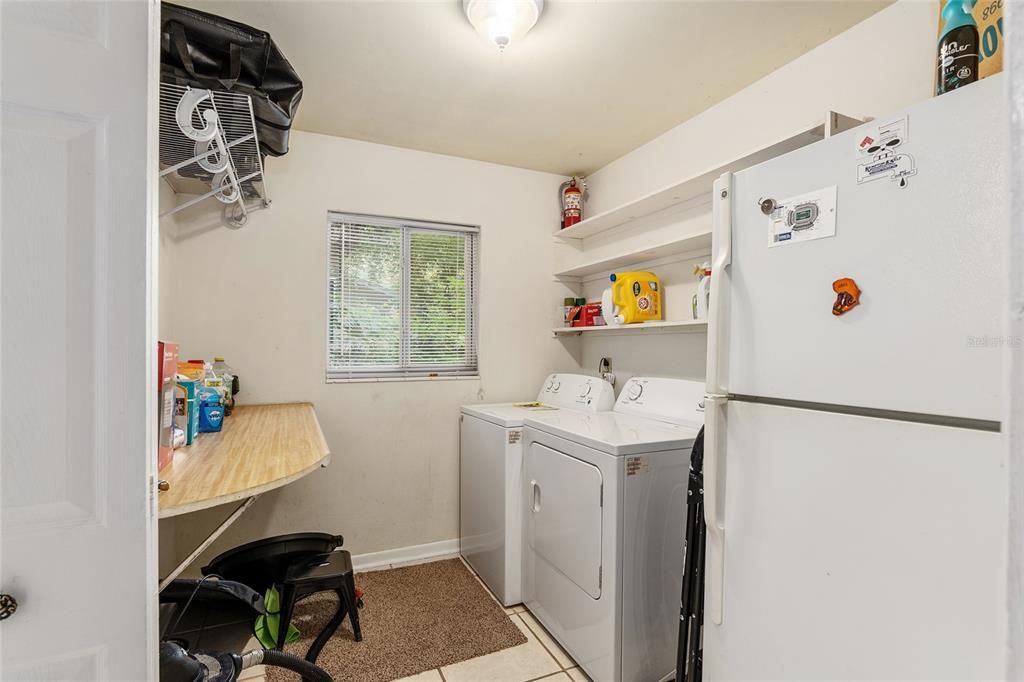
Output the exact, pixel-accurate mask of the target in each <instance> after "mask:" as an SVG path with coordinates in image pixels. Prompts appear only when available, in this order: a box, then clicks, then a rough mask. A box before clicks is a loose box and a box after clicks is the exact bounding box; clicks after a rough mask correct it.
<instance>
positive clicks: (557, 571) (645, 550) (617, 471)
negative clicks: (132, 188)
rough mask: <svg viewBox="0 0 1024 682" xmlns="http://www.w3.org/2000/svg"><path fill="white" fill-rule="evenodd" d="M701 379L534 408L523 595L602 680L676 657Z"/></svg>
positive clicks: (639, 674) (652, 668)
mask: <svg viewBox="0 0 1024 682" xmlns="http://www.w3.org/2000/svg"><path fill="white" fill-rule="evenodd" d="M703 398H704V383H703V382H696V381H686V380H682V379H661V378H633V379H630V380H629V381H628V382H627V383H626V385H625V386H623V389H622V393H621V394H620V395H619V399H618V401H616V403H615V409H614V411H612V412H606V413H602V414H584V413H579V412H567V411H562V412H559V413H552V414H548V415H544V414H536V415H530V416H528V417H527V418H526V420H525V428H524V433H523V466H524V475H523V478H524V481H525V482H526V486H525V495H524V499H523V502H524V508H525V510H526V515H525V523H524V533H525V541H526V542H525V544H524V546H523V603H524V604H526V607H527V608H528V609H529V610H530V611H531V612H532V613H533V614H534V616H536V617H537V619H538V620H540V622H541V623H543V624H544V627H546V628H547V629H548V631H550V632H551V634H552V635H554V636H555V638H556V639H557V640H558V641H559V642H560V643H561V644H562V646H563V647H564V648H565V650H566V651H568V652H569V654H570V655H571V656H572V657H573V658H574V659H575V660H576V661H577V662H578V663H579V664H580V665H581V666H582V667H583V669H584V670H585V671H586V672H587V674H588V675H589V676H590V677H591V678H592V679H594V680H596V681H597V682H613V681H614V682H620V681H621V682H657V681H658V680H661V679H664V678H666V677H667V676H669V675H670V674H671V673H672V672H673V671H674V669H675V658H676V633H677V632H678V624H679V586H680V584H681V582H682V569H683V540H684V533H685V525H686V523H685V521H686V494H687V478H688V472H689V465H690V450H691V448H692V446H693V441H694V439H695V438H696V437H697V433H698V432H699V431H700V427H701V426H702V425H703V421H704V413H703Z"/></svg>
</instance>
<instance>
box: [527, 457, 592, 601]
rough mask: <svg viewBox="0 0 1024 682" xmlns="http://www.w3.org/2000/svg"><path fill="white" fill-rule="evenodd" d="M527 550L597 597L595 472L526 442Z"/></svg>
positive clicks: (581, 464)
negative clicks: (528, 448)
mask: <svg viewBox="0 0 1024 682" xmlns="http://www.w3.org/2000/svg"><path fill="white" fill-rule="evenodd" d="M526 481H527V486H528V490H527V495H528V497H527V504H528V508H527V512H526V516H527V524H528V526H527V528H528V530H527V533H528V539H529V543H530V549H531V550H533V552H534V553H535V554H536V555H537V556H538V557H539V558H541V559H543V560H544V561H546V562H547V563H549V564H551V565H552V566H553V567H554V568H555V569H557V570H558V571H559V572H560V573H562V574H563V575H565V577H567V578H568V579H569V580H571V581H572V582H574V583H576V585H578V586H579V587H580V589H582V590H583V591H584V592H586V593H587V594H589V595H590V596H591V597H593V598H594V599H599V598H600V597H601V512H602V509H601V504H602V485H603V481H602V478H601V470H600V469H598V468H597V467H596V466H594V465H593V464H588V463H586V462H584V461H582V460H579V459H576V458H575V457H570V456H568V455H565V454H563V453H561V452H558V451H556V450H552V449H551V448H549V447H547V446H544V445H541V444H540V443H531V444H530V451H529V453H527V478H526Z"/></svg>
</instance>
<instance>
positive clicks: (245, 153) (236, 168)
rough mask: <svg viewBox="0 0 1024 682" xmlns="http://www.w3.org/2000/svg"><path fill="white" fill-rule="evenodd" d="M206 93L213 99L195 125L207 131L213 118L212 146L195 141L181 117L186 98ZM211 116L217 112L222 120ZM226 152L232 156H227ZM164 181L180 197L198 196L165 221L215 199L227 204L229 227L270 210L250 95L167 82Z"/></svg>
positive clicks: (202, 106) (198, 112) (202, 105)
mask: <svg viewBox="0 0 1024 682" xmlns="http://www.w3.org/2000/svg"><path fill="white" fill-rule="evenodd" d="M202 93H208V94H209V96H208V97H205V98H203V99H201V100H200V101H199V102H198V104H197V105H196V106H195V107H194V108H193V109H192V111H191V123H192V126H194V128H196V129H203V128H204V127H205V126H208V125H209V124H210V120H211V119H212V120H213V121H216V125H217V133H216V136H215V138H214V139H212V140H210V141H197V140H195V139H193V138H191V137H189V136H188V135H187V134H186V133H185V132H184V131H183V130H182V127H181V125H179V123H178V118H177V116H178V105H179V103H180V102H182V98H183V97H185V96H186V95H189V96H191V97H198V96H200V95H201V94H202ZM207 111H213V112H215V113H216V116H215V117H213V116H212V115H210V114H207V113H206V112H207ZM187 116H188V115H187V114H186V117H187ZM207 129H208V128H207ZM221 149H222V150H225V151H226V153H225V154H223V155H222V154H221V153H220V150H221ZM160 176H161V177H162V178H164V179H165V180H166V181H167V182H168V184H169V185H170V186H171V189H173V190H174V192H175V194H180V195H192V196H190V197H189V198H187V199H185V200H183V201H181V202H179V203H178V204H177V205H175V206H174V207H172V208H170V209H168V210H167V211H164V212H163V213H161V216H164V215H170V214H172V213H176V212H178V211H180V210H182V209H185V208H188V207H189V206H192V205H194V204H197V203H199V202H201V201H205V200H207V199H211V198H215V199H216V200H218V201H220V202H221V203H222V204H223V211H224V220H225V222H226V223H227V224H228V225H229V226H231V227H241V226H242V225H244V224H245V221H246V219H247V217H248V214H249V211H252V210H256V209H259V208H266V207H267V206H269V205H270V199H269V198H268V196H267V186H266V180H265V178H264V175H263V159H262V157H261V156H260V147H259V140H258V139H257V137H256V121H255V119H254V117H253V112H252V100H251V99H250V98H249V97H248V95H243V94H239V93H233V92H224V91H217V90H209V91H207V90H202V89H199V88H195V89H193V88H190V87H188V86H186V85H176V84H173V83H161V84H160Z"/></svg>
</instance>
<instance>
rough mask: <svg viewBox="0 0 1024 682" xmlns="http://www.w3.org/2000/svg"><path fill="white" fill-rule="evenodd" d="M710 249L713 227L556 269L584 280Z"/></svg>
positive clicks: (567, 277)
mask: <svg viewBox="0 0 1024 682" xmlns="http://www.w3.org/2000/svg"><path fill="white" fill-rule="evenodd" d="M710 251H711V231H710V230H708V231H707V232H700V233H697V234H691V235H688V236H685V237H679V238H677V239H673V240H671V241H667V242H662V243H660V244H655V245H653V246H644V247H643V248H642V249H637V250H636V251H627V252H625V253H617V254H615V255H614V256H609V257H606V258H600V259H596V260H592V261H587V262H584V263H581V264H579V265H574V266H573V267H570V268H567V269H565V270H561V271H559V272H556V273H555V278H556V279H558V280H562V281H569V282H582V281H583V280H584V279H586V278H588V277H591V276H595V275H602V274H604V275H607V274H609V273H612V272H615V271H616V270H622V269H625V268H628V267H629V266H631V265H636V264H637V263H645V262H647V261H652V260H655V259H659V258H667V257H670V256H680V255H683V254H687V253H708V252H710Z"/></svg>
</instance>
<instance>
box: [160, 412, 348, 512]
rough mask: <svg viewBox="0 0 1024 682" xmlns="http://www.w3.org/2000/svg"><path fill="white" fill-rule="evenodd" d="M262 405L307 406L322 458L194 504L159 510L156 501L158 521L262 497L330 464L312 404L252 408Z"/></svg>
mask: <svg viewBox="0 0 1024 682" xmlns="http://www.w3.org/2000/svg"><path fill="white" fill-rule="evenodd" d="M264 404H275V405H276V404H281V405H309V407H310V413H311V414H312V415H313V421H314V422H316V430H317V434H318V435H319V436H320V447H321V449H322V450H323V453H324V456H323V457H321V458H320V459H319V460H317V461H316V462H314V463H313V464H311V465H310V466H308V467H306V468H305V469H301V470H299V471H297V472H295V473H293V474H290V475H288V476H283V477H281V478H278V479H275V480H273V481H268V482H267V483H264V484H262V485H257V486H253V487H251V488H246V489H244V490H238V491H235V492H232V493H228V494H226V495H218V496H217V497H209V498H206V499H204V500H196V501H195V502H188V503H185V504H180V505H178V506H176V507H168V508H166V509H161V508H159V501H158V502H157V507H158V513H157V518H158V519H169V518H173V517H175V516H181V515H182V514H190V513H192V512H197V511H202V510H203V509H212V508H213V507H219V506H221V505H222V504H230V503H232V502H239V501H241V500H244V499H246V498H249V497H252V496H253V495H262V494H263V493H266V492H270V491H271V490H276V489H277V488H282V487H284V486H286V485H288V484H289V483H294V482H295V481H297V480H299V479H300V478H303V477H305V476H308V475H309V474H311V473H313V472H314V471H315V470H317V469H320V468H323V467H326V466H327V465H328V464H330V463H331V450H330V448H329V447H328V446H327V439H326V438H325V437H324V430H323V429H322V428H321V427H320V418H319V417H317V416H316V406H315V405H313V403H311V402H308V401H306V402H295V403H254V405H253V406H256V405H264Z"/></svg>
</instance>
